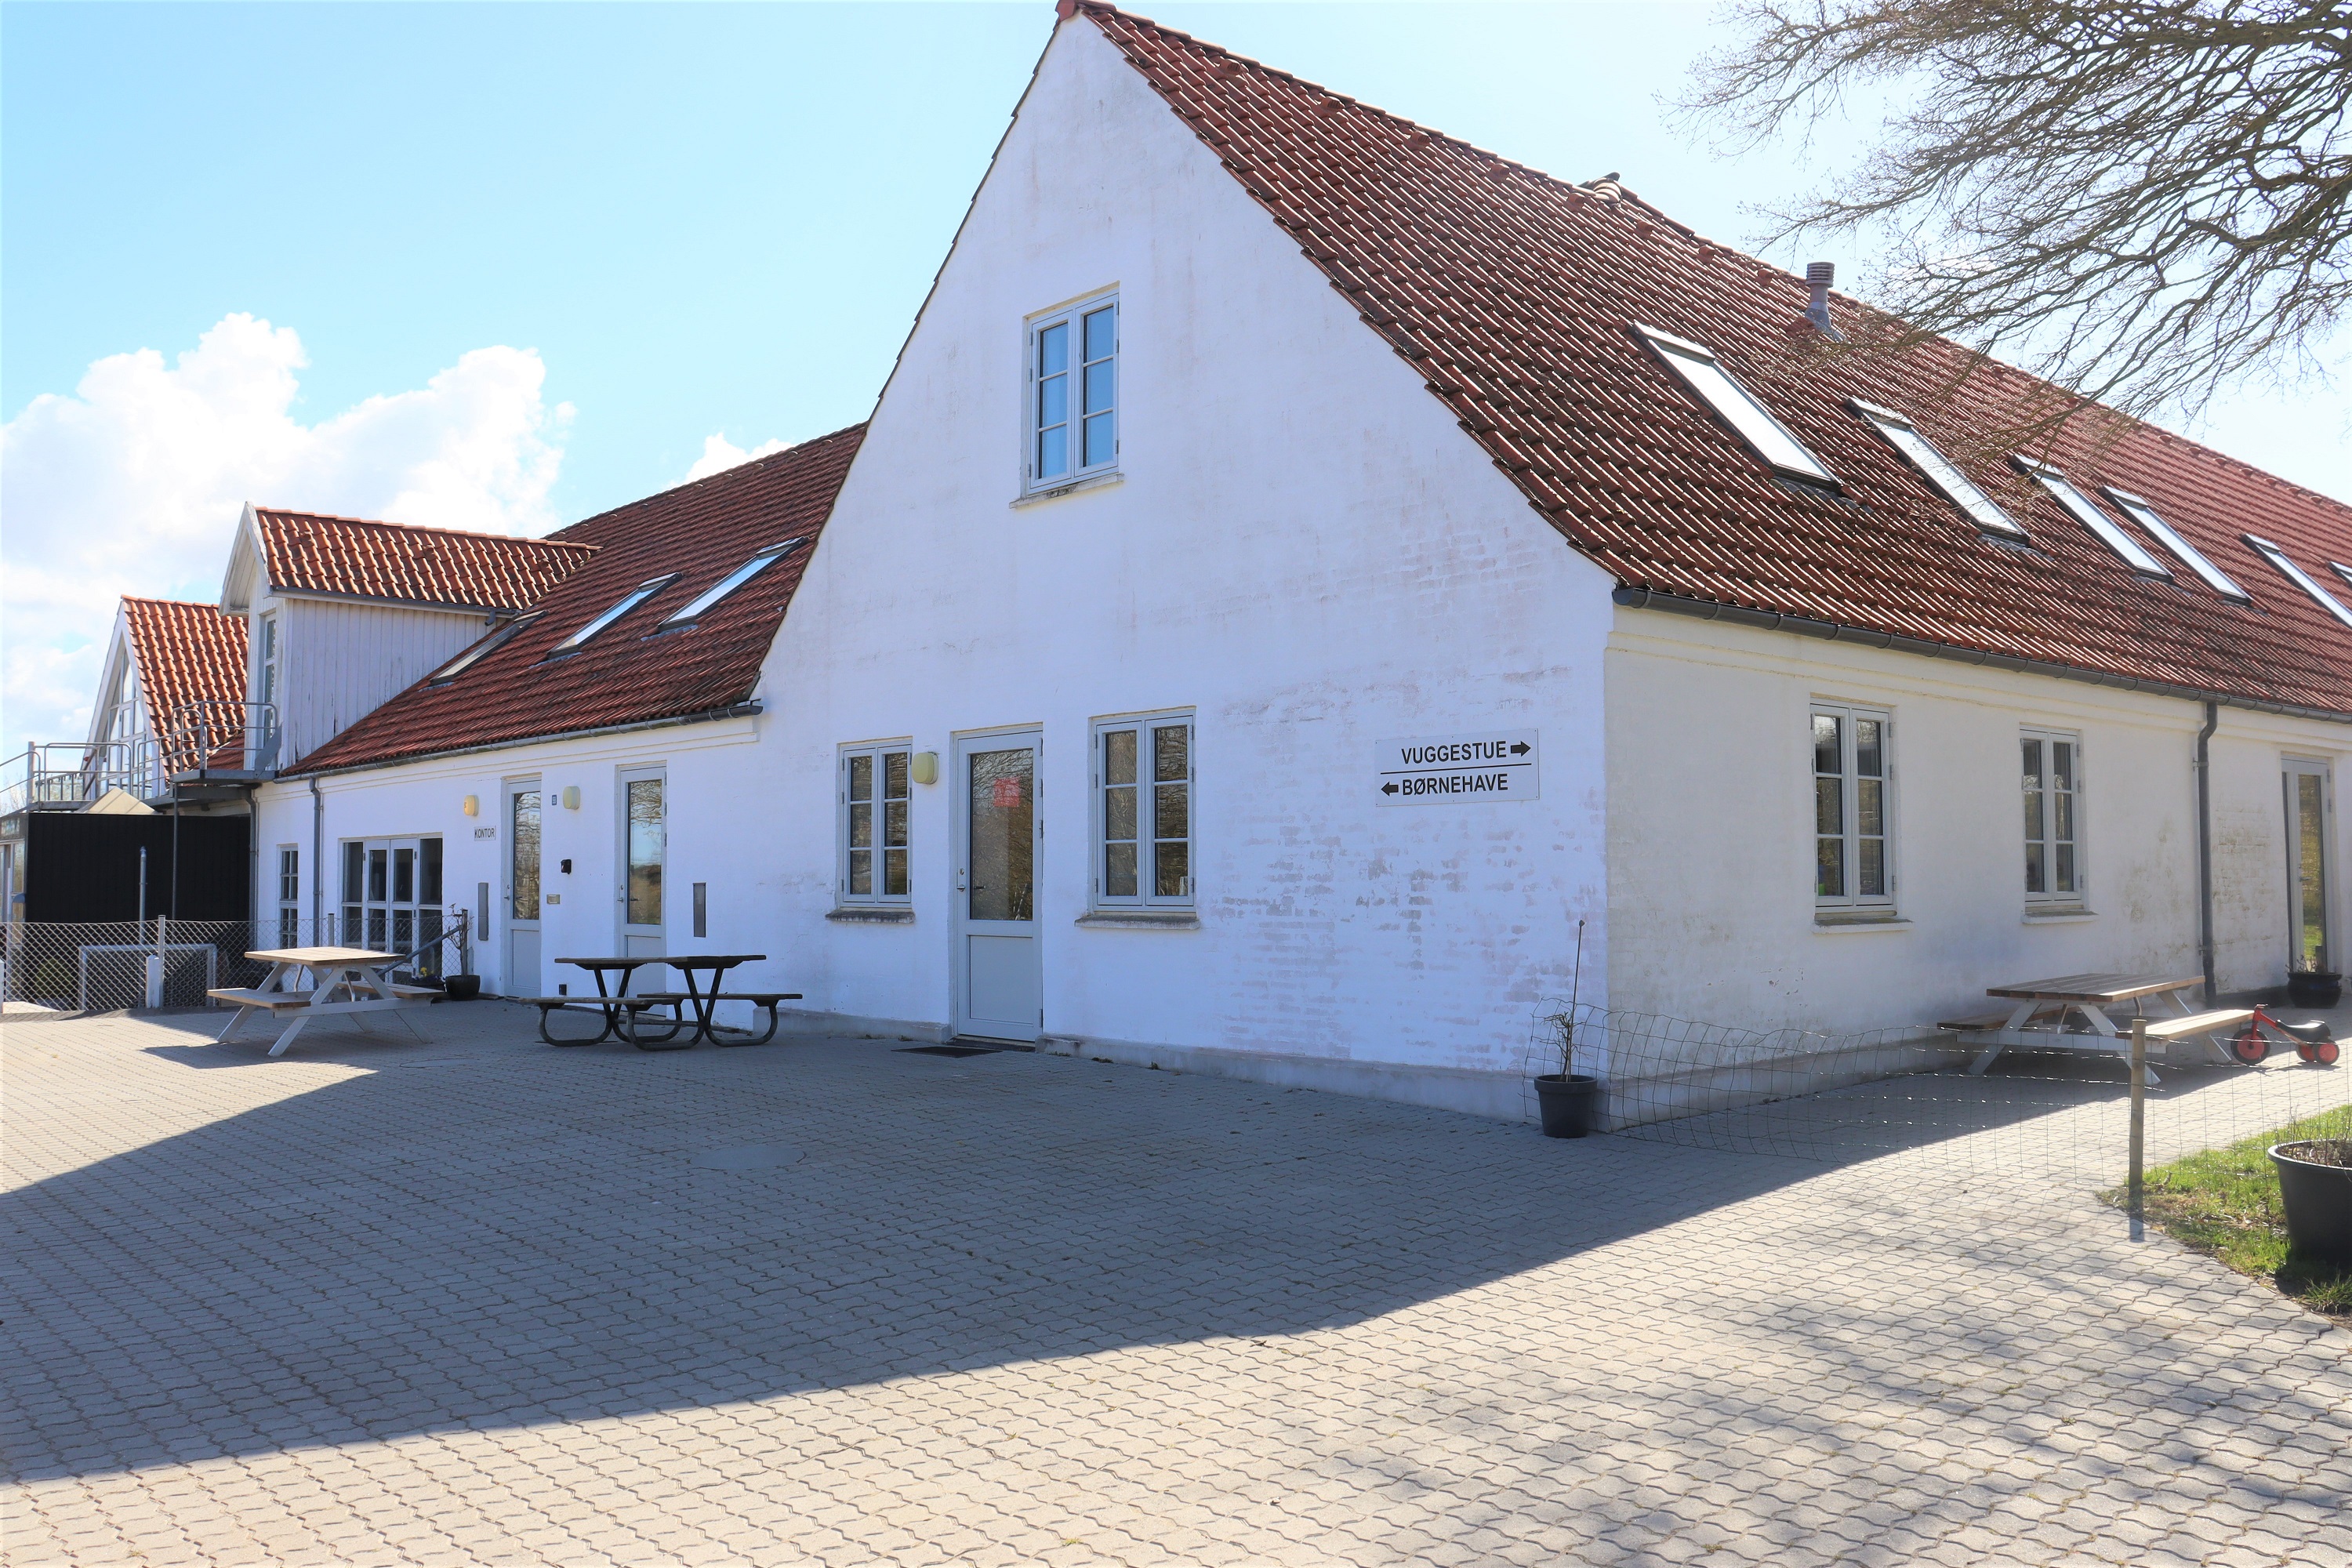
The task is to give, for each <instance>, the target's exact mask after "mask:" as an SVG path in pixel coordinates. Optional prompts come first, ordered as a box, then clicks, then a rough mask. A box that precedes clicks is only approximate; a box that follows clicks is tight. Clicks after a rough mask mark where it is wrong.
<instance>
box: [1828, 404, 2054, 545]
mask: <svg viewBox="0 0 2352 1568" xmlns="http://www.w3.org/2000/svg"><path fill="white" fill-rule="evenodd" d="M1847 406H1848V407H1850V408H1852V409H1853V411H1854V412H1855V413H1856V414H1859V415H1860V416H1862V417H1863V418H1864V419H1865V420H1867V421H1868V422H1869V424H1870V427H1871V428H1872V429H1874V430H1875V431H1877V432H1878V433H1879V434H1880V435H1881V436H1884V437H1886V444H1887V445H1888V446H1890V447H1894V448H1895V450H1896V451H1898V452H1900V453H1902V454H1903V455H1904V457H1906V458H1909V459H1910V462H1911V466H1912V467H1913V468H1916V469H1918V470H1919V471H1920V472H1921V473H1923V474H1925V475H1926V476H1927V482H1928V483H1929V484H1931V485H1933V486H1935V487H1936V488H1937V489H1939V490H1941V491H1942V492H1943V494H1944V499H1945V500H1948V501H1950V502H1951V503H1952V504H1953V505H1954V506H1956V507H1958V508H1959V509H1960V510H1962V511H1964V512H1967V513H1968V514H1969V520H1970V521H1973V522H1974V523H1975V524H1976V525H1977V526H1978V527H1979V528H1980V529H1982V530H1984V531H1986V532H1987V533H1998V534H2000V535H2001V536H2003V537H2004V538H2008V539H2023V538H2024V537H2025V530H2023V529H2021V528H2020V527H2018V526H2017V523H2016V521H2015V520H2014V519H2012V518H2011V516H2010V515H2009V513H2007V512H2005V511H2003V510H2000V507H1999V506H1998V505H1997V504H1995V502H1994V500H1993V499H1992V497H1990V496H1989V495H1987V494H1985V493H1984V491H1982V490H1980V489H1977V487H1976V482H1975V481H1974V480H1973V479H1969V477H1968V475H1966V474H1964V473H1962V472H1960V470H1959V467H1958V465H1957V464H1955V463H1954V462H1953V461H1952V460H1951V459H1950V458H1947V457H1946V456H1944V454H1943V453H1941V452H1938V451H1937V450H1936V447H1935V444H1934V443H1933V442H1931V441H1929V440H1928V439H1927V437H1925V436H1922V435H1921V434H1919V427H1918V426H1916V425H1914V424H1912V423H1911V421H1910V420H1909V419H1908V418H1907V417H1906V416H1903V415H1900V414H1897V413H1895V410H1893V409H1892V408H1881V407H1880V406H1879V405H1876V404H1875V403H1864V401H1863V400H1862V399H1861V398H1859V397H1857V398H1853V400H1851V401H1850V402H1849V403H1848V404H1847Z"/></svg>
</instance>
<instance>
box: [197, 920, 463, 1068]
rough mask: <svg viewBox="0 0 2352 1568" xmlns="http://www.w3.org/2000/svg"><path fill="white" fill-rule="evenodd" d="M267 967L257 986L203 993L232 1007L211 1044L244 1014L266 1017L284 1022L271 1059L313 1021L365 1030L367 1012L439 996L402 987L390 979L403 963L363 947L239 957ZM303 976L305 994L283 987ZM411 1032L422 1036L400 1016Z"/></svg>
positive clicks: (426, 989) (261, 952)
mask: <svg viewBox="0 0 2352 1568" xmlns="http://www.w3.org/2000/svg"><path fill="white" fill-rule="evenodd" d="M245 956H246V957H247V958H249V959H253V960H255V961H257V962H258V963H267V964H268V965H269V973H267V974H265V975H263V976H262V978H261V984H258V985H220V986H214V987H211V988H210V989H208V990H206V991H205V995H207V996H209V997H211V998H212V999H213V1000H215V1002H226V1003H228V1004H230V1005H233V1006H234V1007H236V1014H235V1016H232V1017H231V1018H230V1019H229V1021H228V1025H227V1026H226V1028H224V1029H222V1030H221V1032H220V1036H219V1038H218V1040H217V1041H216V1042H215V1043H216V1044H226V1043H227V1041H228V1038H229V1037H230V1036H232V1035H234V1034H236V1028H237V1026H238V1025H239V1024H242V1023H244V1022H245V1019H246V1015H247V1014H248V1013H267V1014H268V1015H269V1016H270V1018H271V1019H272V1021H276V1020H278V1019H280V1018H284V1019H290V1020H291V1022H289V1024H288V1025H287V1026H286V1030H285V1032H284V1033H283V1034H281V1035H279V1036H278V1039H277V1041H276V1043H274V1044H273V1045H271V1046H270V1047H269V1054H270V1055H271V1056H273V1057H276V1056H283V1055H285V1054H286V1047H289V1046H290V1045H292V1044H293V1043H294V1037H296V1036H297V1035H299V1034H300V1033H301V1032H302V1029H303V1026H305V1025H307V1024H309V1023H310V1020H311V1019H313V1018H322V1017H327V1016H332V1015H336V1014H342V1013H349V1014H352V1015H354V1017H353V1018H352V1022H354V1023H356V1024H358V1025H359V1026H360V1027H362V1029H364V1028H366V1027H367V1018H366V1015H367V1014H370V1013H385V1012H399V1011H401V1010H403V1009H405V1008H409V1007H423V1006H427V1005H431V1004H432V1003H434V1002H436V1001H438V1000H439V999H440V996H441V993H440V992H439V991H437V990H436V989H435V988H434V987H432V986H430V985H407V984H401V983H400V982H398V981H395V980H394V979H393V978H392V973H391V972H392V969H393V967H394V965H396V964H401V963H406V962H408V961H407V960H406V959H405V958H404V957H403V956H402V955H401V954H399V953H396V952H374V951H373V950H372V949H369V948H363V947H284V948H263V949H258V950H257V951H255V952H248V953H247V954H246V955H245ZM304 973H307V974H308V975H309V976H310V981H311V988H310V990H307V991H305V990H301V989H299V988H297V989H291V990H289V989H288V986H289V983H291V982H292V981H293V977H294V976H296V975H298V974H304ZM401 1022H403V1023H404V1024H406V1025H407V1026H408V1027H409V1030H410V1032H411V1033H413V1034H415V1035H416V1037H417V1038H418V1039H420V1040H421V1039H423V1038H424V1037H425V1036H424V1034H423V1032H422V1031H420V1030H418V1029H417V1028H416V1025H415V1020H413V1019H409V1018H405V1017H404V1018H403V1019H402V1020H401Z"/></svg>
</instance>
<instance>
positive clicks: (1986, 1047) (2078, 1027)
mask: <svg viewBox="0 0 2352 1568" xmlns="http://www.w3.org/2000/svg"><path fill="white" fill-rule="evenodd" d="M2203 984H2205V977H2204V976H2203V975H2201V974H2189V975H2182V974H2177V973H2157V974H2122V973H2091V974H2062V975H2059V976H2057V977H2055V978H2054V979H2050V980H2027V981H2021V982H2019V983H2017V984H2011V985H1991V986H1987V987H1986V988H1985V994H1986V995H1988V996H1997V997H2000V998H2002V999H2003V1000H2005V1001H2007V1002H2009V1003H2010V1004H2011V1005H2010V1006H2009V1007H2008V1008H2007V1009H2006V1010H2005V1011H1998V1012H1987V1013H1981V1014H1976V1015H1972V1016H1967V1017H1960V1018H1947V1019H1944V1020H1941V1021H1940V1022H1938V1023H1937V1028H1939V1029H1948V1030H1950V1031H1951V1032H1952V1033H1953V1034H1955V1035H1957V1036H1958V1037H1959V1041H1960V1043H1961V1044H1962V1045H1965V1046H1974V1047H1977V1051H1976V1055H1975V1056H1974V1057H1972V1058H1969V1072H1970V1073H1971V1074H1981V1073H1983V1072H1984V1071H1985V1069H1987V1068H1990V1067H1991V1066H1992V1064H1993V1063H1994V1062H1995V1061H1996V1060H1998V1059H2000V1054H2001V1053H2002V1052H2003V1051H2008V1050H2018V1049H2024V1050H2038V1051H2049V1050H2058V1051H2091V1052H2095V1053H2098V1054H2100V1055H2105V1056H2121V1057H2126V1058H2127V1057H2129V1056H2130V1055H2131V1026H2132V1020H2131V1017H2130V1016H2126V1017H2124V1018H2122V1019H2121V1020H2120V1021H2119V1020H2117V1019H2116V1017H2114V1016H2111V1015H2110V1013H2109V1012H2108V1009H2110V1008H2114V1007H2120V1006H2122V1005H2124V1004H2125V1003H2130V1004H2132V1005H2133V1013H2134V1014H2135V1015H2137V1014H2138V1013H2139V1012H2140V1011H2141V1009H2142V1007H2143V1006H2144V1005H2145V1004H2146V1001H2147V998H2149V997H2158V998H2161V999H2162V1000H2163V1001H2164V1002H2165V1003H2166V1004H2167V1005H2169V1006H2170V1007H2171V1009H2172V1012H2173V1015H2174V1016H2168V1017H2164V1018H2161V1019H2153V1020H2150V1023H2149V1026H2148V1031H2147V1037H2148V1038H2149V1039H2151V1040H2158V1041H2168V1040H2174V1039H2184V1038H2188V1037H2191V1036H2195V1035H2201V1034H2210V1033H2211V1032H2213V1031H2214V1030H2216V1029H2221V1028H2226V1027H2228V1026H2229V1024H2230V1023H2231V1022H2232V1021H2236V1022H2242V1021H2243V1016H2242V1015H2240V1014H2236V1013H2233V1012H2231V1011H2230V1010H2228V1009H2223V1010H2221V1011H2215V1012H2210V1013H2195V1012H2191V1011H2190V1010H2189V1005H2188V1004H2186V1003H2185V1002H2183V1001H2181V999H2180V994H2181V993H2182V992H2184V991H2187V990H2189V989H2190V988H2191V987H2194V986H2201V985H2203ZM2147 1081H2148V1082H2150V1083H2154V1082H2156V1081H2157V1078H2156V1069H2155V1068H2147Z"/></svg>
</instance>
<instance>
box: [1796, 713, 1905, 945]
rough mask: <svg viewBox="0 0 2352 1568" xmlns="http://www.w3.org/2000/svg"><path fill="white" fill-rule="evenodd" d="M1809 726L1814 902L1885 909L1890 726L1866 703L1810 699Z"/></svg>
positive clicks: (1890, 891) (1890, 872) (1888, 896)
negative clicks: (1862, 705) (1855, 704)
mask: <svg viewBox="0 0 2352 1568" xmlns="http://www.w3.org/2000/svg"><path fill="white" fill-rule="evenodd" d="M1812 727H1813V732H1812V742H1813V753H1812V754H1813V903H1814V905H1815V907H1816V909H1817V910H1818V911H1820V912H1822V913H1827V914H1834V913H1837V912H1840V911H1846V910H1853V911H1862V910H1885V909H1887V908H1890V907H1891V906H1892V905H1893V904H1894V902H1895V868H1894V864H1893V861H1892V858H1891V857H1890V855H1889V853H1888V846H1889V845H1890V843H1891V842H1892V840H1893V837H1894V835H1893V833H1892V831H1891V828H1892V825H1893V818H1894V813H1893V810H1892V807H1893V804H1894V803H1893V800H1892V798H1891V786H1892V785H1893V784H1894V773H1895V770H1894V765H1893V759H1892V758H1891V757H1890V756H1889V754H1888V752H1889V747H1888V742H1889V741H1890V739H1891V737H1892V733H1893V726H1892V724H1891V723H1890V722H1889V721H1888V720H1887V716H1886V715H1885V713H1882V712H1878V711H1875V710H1871V709H1868V708H1848V707H1844V706H1843V705H1837V704H1830V703H1815V704H1814V705H1813V713H1812Z"/></svg>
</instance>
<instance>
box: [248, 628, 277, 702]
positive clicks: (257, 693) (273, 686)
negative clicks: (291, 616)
mask: <svg viewBox="0 0 2352 1568" xmlns="http://www.w3.org/2000/svg"><path fill="white" fill-rule="evenodd" d="M255 632H256V646H255V647H254V650H253V655H254V664H255V669H254V681H253V687H254V694H253V695H254V700H255V701H257V702H275V701H277V700H278V616H276V615H275V614H274V613H273V614H270V615H267V616H262V617H261V625H260V626H257V627H256V628H255Z"/></svg>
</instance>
